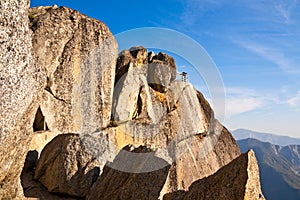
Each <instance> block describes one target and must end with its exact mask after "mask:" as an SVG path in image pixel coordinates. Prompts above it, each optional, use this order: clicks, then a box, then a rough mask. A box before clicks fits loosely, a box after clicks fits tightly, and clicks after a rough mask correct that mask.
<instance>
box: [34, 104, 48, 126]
mask: <svg viewBox="0 0 300 200" xmlns="http://www.w3.org/2000/svg"><path fill="white" fill-rule="evenodd" d="M47 130H49V128H48V125H47V123H46V120H45V116H44V115H43V113H42V110H41V108H40V107H38V109H37V111H36V114H35V118H34V122H33V131H34V132H37V131H47Z"/></svg>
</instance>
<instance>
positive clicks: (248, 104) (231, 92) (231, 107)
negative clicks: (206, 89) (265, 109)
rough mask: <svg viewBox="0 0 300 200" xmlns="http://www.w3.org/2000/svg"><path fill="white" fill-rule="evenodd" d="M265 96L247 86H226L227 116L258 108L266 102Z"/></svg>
mask: <svg viewBox="0 0 300 200" xmlns="http://www.w3.org/2000/svg"><path fill="white" fill-rule="evenodd" d="M265 101H266V99H265V97H263V96H261V95H259V94H256V93H255V91H253V90H251V89H247V88H226V109H225V110H226V116H227V117H228V118H230V117H232V116H235V115H239V114H241V113H245V112H249V111H253V110H256V109H258V108H260V107H262V106H264V104H265Z"/></svg>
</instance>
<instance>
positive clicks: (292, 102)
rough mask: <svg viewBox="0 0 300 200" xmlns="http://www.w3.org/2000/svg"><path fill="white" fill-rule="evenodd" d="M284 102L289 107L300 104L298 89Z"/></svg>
mask: <svg viewBox="0 0 300 200" xmlns="http://www.w3.org/2000/svg"><path fill="white" fill-rule="evenodd" d="M286 103H287V104H288V105H289V106H291V107H297V106H299V105H300V90H299V91H298V92H297V93H296V94H295V95H294V96H293V97H291V98H289V99H288V100H287V101H286Z"/></svg>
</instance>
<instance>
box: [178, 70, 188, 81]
mask: <svg viewBox="0 0 300 200" xmlns="http://www.w3.org/2000/svg"><path fill="white" fill-rule="evenodd" d="M176 79H177V80H181V81H183V82H188V81H189V77H188V74H187V73H186V72H181V73H179V72H177V77H176Z"/></svg>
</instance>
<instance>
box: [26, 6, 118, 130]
mask: <svg viewBox="0 0 300 200" xmlns="http://www.w3.org/2000/svg"><path fill="white" fill-rule="evenodd" d="M29 16H30V19H31V25H30V26H31V29H32V30H33V40H32V43H33V48H34V51H35V53H36V55H37V58H38V59H37V60H38V64H39V65H41V66H44V67H45V68H46V70H47V87H46V90H45V92H44V94H43V99H42V101H41V104H40V107H41V110H42V113H43V115H44V116H45V121H46V123H47V126H48V128H49V129H50V130H51V131H54V132H60V133H67V132H89V131H90V130H92V131H93V130H95V129H97V128H99V127H103V126H106V125H107V124H108V123H109V121H110V116H111V107H112V92H113V85H114V76H115V63H116V58H117V43H116V41H115V39H114V37H113V35H112V34H111V32H110V31H109V29H108V28H107V26H106V25H105V24H104V23H103V22H101V21H98V20H95V19H91V18H88V17H87V16H85V15H82V14H80V13H79V12H77V11H74V10H71V9H69V8H65V7H60V8H57V7H37V8H32V9H30V13H29Z"/></svg>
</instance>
